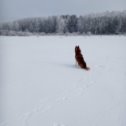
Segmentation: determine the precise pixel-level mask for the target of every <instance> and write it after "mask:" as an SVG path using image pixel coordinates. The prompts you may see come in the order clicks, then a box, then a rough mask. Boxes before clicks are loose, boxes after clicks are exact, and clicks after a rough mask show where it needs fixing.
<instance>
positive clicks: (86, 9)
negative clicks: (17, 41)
mask: <svg viewBox="0 0 126 126" xmlns="http://www.w3.org/2000/svg"><path fill="white" fill-rule="evenodd" d="M115 10H116V11H122V10H126V0H0V21H1V22H3V21H13V20H17V19H21V18H27V17H42V16H51V15H61V14H76V15H85V14H89V13H97V12H104V11H115Z"/></svg>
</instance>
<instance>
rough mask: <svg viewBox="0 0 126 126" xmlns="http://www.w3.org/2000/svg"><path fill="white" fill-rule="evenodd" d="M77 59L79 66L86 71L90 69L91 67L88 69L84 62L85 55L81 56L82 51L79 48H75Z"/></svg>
mask: <svg viewBox="0 0 126 126" xmlns="http://www.w3.org/2000/svg"><path fill="white" fill-rule="evenodd" d="M75 59H76V62H77V64H78V66H80V67H81V68H83V69H85V70H89V69H90V68H89V67H87V64H86V62H85V61H84V58H83V55H82V54H81V50H80V47H79V46H75Z"/></svg>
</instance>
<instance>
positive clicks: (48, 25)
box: [0, 11, 126, 35]
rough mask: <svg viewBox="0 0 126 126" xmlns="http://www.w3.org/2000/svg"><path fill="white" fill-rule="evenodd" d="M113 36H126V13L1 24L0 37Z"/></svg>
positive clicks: (60, 17) (47, 18) (35, 19)
mask: <svg viewBox="0 0 126 126" xmlns="http://www.w3.org/2000/svg"><path fill="white" fill-rule="evenodd" d="M37 34H39V35H45V34H61V35H65V34H66V35H67V34H77V35H91V34H93V35H111V34H126V11H122V12H104V13H100V14H90V15H85V16H76V15H61V16H49V17H38V18H27V19H21V20H17V21H13V22H7V23H1V24H0V35H37Z"/></svg>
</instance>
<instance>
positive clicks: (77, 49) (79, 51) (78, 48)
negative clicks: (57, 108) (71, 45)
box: [75, 45, 81, 54]
mask: <svg viewBox="0 0 126 126" xmlns="http://www.w3.org/2000/svg"><path fill="white" fill-rule="evenodd" d="M75 53H77V54H78V53H81V50H80V47H79V45H78V46H75Z"/></svg>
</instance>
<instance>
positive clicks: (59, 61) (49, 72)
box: [0, 36, 126, 126]
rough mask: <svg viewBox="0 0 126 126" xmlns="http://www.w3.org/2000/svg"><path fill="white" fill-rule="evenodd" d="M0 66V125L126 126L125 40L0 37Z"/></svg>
mask: <svg viewBox="0 0 126 126" xmlns="http://www.w3.org/2000/svg"><path fill="white" fill-rule="evenodd" d="M77 44H78V45H80V47H81V50H82V53H83V55H84V57H85V60H86V62H87V64H88V66H89V67H90V68H91V70H90V71H85V70H82V69H80V68H77V67H75V59H74V47H75V45H77ZM0 62H1V63H0V71H1V72H0V76H1V77H0V79H1V80H0V81H1V84H0V98H1V101H0V105H1V106H0V109H1V110H0V111H1V112H0V126H126V36H84V37H83V36H76V37H74V36H69V37H68V36H66V37H65V36H43V37H35V36H34V37H0Z"/></svg>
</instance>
